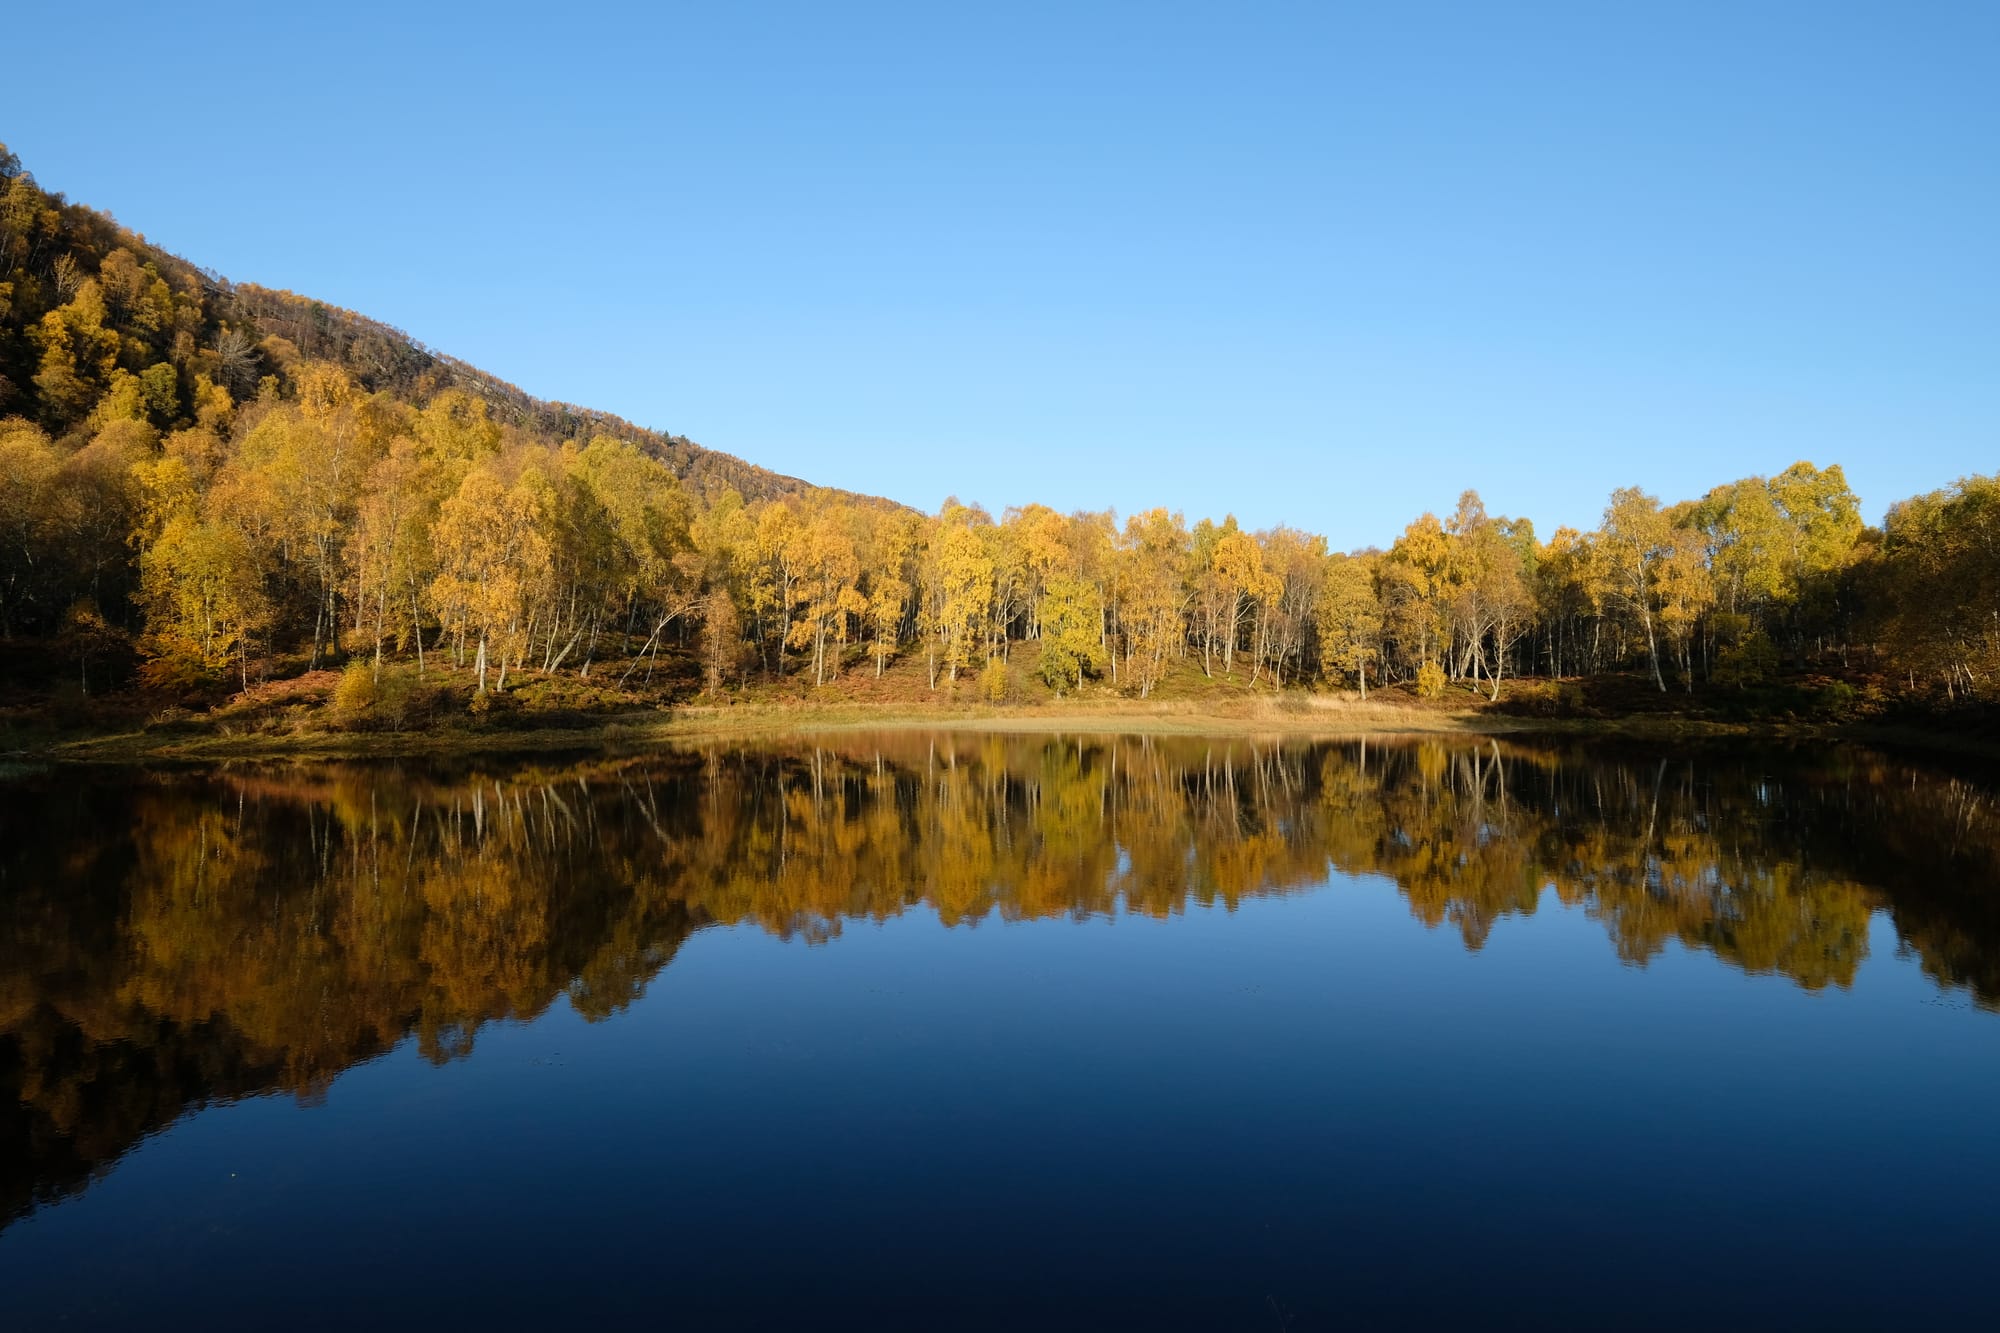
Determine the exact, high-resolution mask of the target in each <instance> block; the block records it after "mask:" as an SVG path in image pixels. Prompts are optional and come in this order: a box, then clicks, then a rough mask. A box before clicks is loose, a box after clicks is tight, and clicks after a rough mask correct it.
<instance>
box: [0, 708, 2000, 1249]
mask: <svg viewBox="0 0 2000 1333" xmlns="http://www.w3.org/2000/svg"><path fill="white" fill-rule="evenodd" d="M5 807H6V808H5V813H4V815H0V820H4V822H5V826H4V827H0V858H4V859H0V873H4V880H0V925H3V926H4V928H5V930H6V938H7V939H8V941H9V945H10V947H9V949H8V950H7V951H6V953H5V955H4V957H0V1146H4V1152H0V1210H4V1211H0V1216H11V1215H13V1214H14V1213H16V1212H18V1211H19V1210H20V1209H21V1208H23V1207H25V1206H28V1205H29V1204H30V1203H31V1202H32V1200H34V1199H36V1198H48V1197H54V1196H57V1195H60V1194H62V1193H64V1192H67V1191H68V1190H71V1189H73V1188H75V1187H77V1186H79V1185H80V1184H82V1183H83V1182H85V1181H86V1180H87V1179H88V1178H89V1177H90V1175H91V1174H92V1173H93V1172H95V1171H98V1170H101V1169H103V1168H104V1167H105V1166H106V1165H108V1164H109V1163H110V1162H112V1161H113V1160H115V1159H116V1157H117V1156H118V1155H119V1154H120V1153H122V1152H123V1151H124V1150H125V1149H126V1148H128V1147H129V1146H130V1145H131V1144H132V1143H134V1142H135V1141H137V1140H138V1139H139V1138H140V1137H142V1136H143V1135H144V1134H146V1133H148V1132H150V1131H152V1130H153V1129H156V1128H158V1127H160V1126H163V1125H165V1124H167V1123H169V1122H171V1121H172V1120H173V1119H174V1118H175V1117H176V1116H178V1115H180V1114H182V1113H183V1112H184V1111H185V1110H186V1109H188V1108H189V1107H191V1106H198V1105H202V1104H205V1103H208V1102H211V1101H216V1100H227V1099H230V1098H234V1097H239V1096H243V1095H248V1094H253V1093H257V1092H263V1091H268V1090H272V1089H282V1090H286V1091H289V1092H292V1093H294V1094H296V1095H299V1096H301V1097H307V1098H310V1097H314V1096H317V1095H319V1094H320V1093H321V1092H322V1091H323V1090H324V1089H325V1087H326V1085H327V1084H328V1083H329V1082H330V1081H331V1079H332V1078H333V1077H334V1076H335V1075H337V1074H338V1073H339V1072H340V1071H341V1070H343V1069H345V1068H347V1067H348V1066H350V1065H352V1064H354V1063H355V1062H357V1061H360V1060H365V1059H368V1058H370V1057H372V1056H374V1055H376V1054H379V1053H381V1052H382V1051H384V1050H386V1049H388V1048H389V1047H390V1046H391V1045H393V1044H394V1043H396V1042H397V1041H399V1040H401V1039H402V1038H403V1037H404V1036H406V1035H414V1036H415V1037H416V1040H417V1045H418V1047H419V1049H420V1050H421V1051H422V1052H423V1053H424V1054H425V1055H426V1056H428V1057H429V1058H431V1059H433V1060H445V1059H449V1058H451V1057H453V1056H456V1055H460V1054H463V1053H465V1052H466V1051H468V1050H470V1049H471V1046H472V1043H473V1040H474V1037H475V1034H476V1033H477V1031H478V1029H479V1028H480V1026H481V1025H482V1024H484V1023H486V1022H488V1021H490V1020H492V1019H495V1018H502V1017H532V1016H533V1015H535V1014H538V1013H540V1012H541V1011H542V1010H544V1009H545V1008H547V1007H548V1006H549V1005H550V1004H551V1003H552V1002H553V1001H554V1000H555V999H556V997H557V996H559V995H561V996H566V997H567V998H568V1000H569V1001H570V1003H571V1004H573V1005H574V1006H575V1007H576V1008H577V1009H578V1010H579V1011H580V1012H582V1013H583V1014H584V1015H586V1016H587V1017H593V1018H595V1017H602V1016H605V1015H608V1014H610V1013H613V1012H615V1011H616V1010H617V1009H619V1008H620V1007H622V1006H623V1005H625V1004H627V1003H629V1002H630V1001H631V1000H632V999H633V998H634V997H635V996H637V995H638V994H639V993H640V991H641V990H642V989H643V988H644V986H645V985H646V983H647V981H648V980H649V979H650V978H651V977H652V976H654V975H655V974H656V973H657V972H658V971H659V969H660V968H661V967H663V966H664V965H665V964H666V963H667V962H668V961H670V960H671V959H672V957H673V955H674V953H675V951H676V950H677V949H678V948H679V946H680V944H681V942H682V941H683V940H685V939H686V938H687V936H688V935H689V934H690V933H691V932H692V931H694V930H695V929H698V928H699V927H701V926H702V925H705V924H708V923H711V922H718V923H749V924H754V925H756V926H758V927H760V928H762V929H765V930H768V931H772V932H774V933H777V934H781V935H785V936H788V937H803V938H805V939H808V940H823V939H826V938H828V937H830V936H833V935H835V934H837V933H838V932H839V931H840V929H841V924H842V923H843V922H844V921H846V920H849V919H869V920H882V919H885V918H887V917H890V916H894V915H896V914H898V913H901V912H904V911H907V910H909V909H911V908H913V907H927V908H929V909H930V910H933V911H935V912H936V913H937V914H938V916H939V918H940V919H941V920H942V921H943V922H944V923H945V924H946V925H957V924H961V923H967V922H973V921H978V920H981V919H985V918H1000V919H1009V920H1013V919H1032V918H1043V917H1058V916H1072V917H1076V916H1088V915H1093V914H1104V913H1111V912H1116V911H1128V912H1139V913H1145V914H1149V915H1166V914H1170V913H1174V912H1178V911H1181V910H1184V909H1185V908H1186V907H1187V906H1188V905H1190V904H1195V905H1200V906H1213V905H1222V906H1226V907H1233V906H1235V905H1236V904H1237V903H1239V902H1241V901H1242V900H1243V899H1244V898H1246V897H1249V896H1252V895H1256V894H1267V893H1282V892H1288V891H1293V890H1298V889H1303V888H1308V887H1311V886H1315V885H1318V884H1320V883H1322V882H1323V881H1324V880H1325V879H1326V877H1327V874H1328V872H1329V870H1330V869H1337V870H1341V871H1346V872H1351V873H1352V872H1367V873H1373V874H1380V875H1385V876H1388V877H1390V878H1392V879H1393V880H1394V881H1395V883H1396V885H1397V887H1398V889H1399V891H1400V892H1401V893H1402V894H1403V896H1404V897H1405V899H1406V900H1407V901H1408V903H1409V905H1410V908H1411V911H1412V912H1413V913H1414V914H1415V915H1416V916H1417V917H1418V918H1419V919H1420V920H1422V921H1423V922H1424V923H1426V924H1427V925H1430V926H1441V925H1447V924H1448V925H1450V926H1451V927H1452V928H1453V929H1455V930H1457V931H1458V932H1459V933H1460V935H1461V937H1462V938H1463V939H1464V941H1465V944H1466V946H1467V947H1468V948H1471V949H1477V948H1479V947H1481V946H1482V945H1483V944H1484V942H1485V940H1486V938H1487V935H1488V933H1489V932H1490V931H1491V929H1492V927H1493V925H1494V923H1495V922H1496V921H1498V920H1499V919H1500V918H1502V917H1505V916H1508V915H1524V914H1528V913H1532V912H1533V911H1535V910H1536V907H1537V905H1538V904H1539V903H1540V902H1541V901H1542V900H1543V898H1544V896H1545V894H1546V893H1547V892H1549V891H1551V890H1552V891H1553V892H1554V894H1555V895H1556V896H1557V897H1558V898H1559V899H1560V900H1561V901H1562V902H1564V903H1566V904H1568V905H1571V906H1576V907H1580V908H1581V909H1583V910H1584V911H1586V912H1587V913H1589V914H1590V915H1591V916H1592V917H1594V918H1595V919H1597V920H1599V921H1601V922H1603V924H1604V926H1605V928H1606V930H1607V932H1608V933H1609V935H1610V937H1611V941H1612V943H1613V946H1614V947H1615V948H1616V949H1617V950H1618V953H1619V955H1620V956H1621V957H1623V958H1626V959H1628V960H1631V961H1634V962H1644V961H1645V960H1647V959H1649V958H1652V957H1654V956H1656V955H1657V954H1658V953H1659V952H1660V951H1661V950H1662V949H1663V948H1665V946H1666V944H1667V943H1668V942H1669V941H1679V942H1680V943H1681V944H1683V945H1685V946H1686V947H1689V948H1693V949H1700V950H1705V951H1708V952H1710V953H1713V954H1714V955H1715V956H1716V957H1718V958H1720V959H1723V960H1725V961H1727V962H1728V963H1730V964H1731V965H1733V966H1737V967H1741V968H1744V969H1747V970H1751V971H1757V972H1770V973H1777V974H1782V975H1784V976H1787V977H1790V978H1791V979H1792V980H1793V981H1795V982H1796V983H1797V984H1799V985H1801V986H1805V987H1810V988H1818V987H1823V986H1826V985H1829V984H1831V985H1836V986H1844V985H1846V984H1848V983H1849V982H1851V981H1852V979H1853V977H1854V974H1855V969H1856V968H1857V967H1858V965H1859V964H1860V961H1861V959H1862V957H1863V956H1864V954H1865V951H1866V945H1867V923H1868V917H1869V914H1870V912H1871V910H1872V909H1874V908H1876V907H1884V908H1886V909H1887V910H1888V911H1889V912H1890V914H1891V916H1892V918H1893V920H1894V922H1895V924H1896V926H1897V929H1898V931H1899V932H1900V934H1901V938H1902V941H1903V945H1904V947H1906V948H1908V949H1910V950H1912V951H1914V952H1915V953H1916V955H1917V956H1918V957H1919V959H1920V960H1921V962H1922V965H1923V967H1924V969H1925V970H1926V972H1927V973H1929V974H1930V975H1931V976H1932V977H1934V978H1936V979H1937V980H1938V981H1940V982H1941V983H1945V984H1949V985H1962V986H1968V987H1970V988H1971V989H1972V991H1973V993H1974V995H1975V996H1976V998H1977V999H1978V1000H1979V1001H1980V1002H1981V1003H1982V1004H1986V1005H1989V1006H1992V1005H1995V1004H1996V1003H2000V947H1997V946H2000V908H1997V907H1996V904H1995V903H1994V901H1993V897H1994V895H1993V889H1994V887H1995V882H1996V878H2000V874H1996V872H1997V871H2000V867H1996V865H1995V864H1994V862H1995V857H1996V856H2000V850H1996V849H2000V821H1996V818H1995V814H1994V810H1993V805H1992V797H1991V794H1990V792H1989V791H1988V789H1986V788H1984V787H1982V786H1980V785H1978V784H1976V783H1972V782H1967V781H1964V780H1961V779H1958V778H1954V777H1950V776H1946V775H1940V774H1937V773H1933V772H1927V771H1925V770H1920V769H1917V768H1913V767H1911V766H1908V765H1904V764H1901V763H1898V762H1895V761H1893V760H1889V759H1886V758H1883V757H1881V756H1878V755H1872V754H1866V753H1861V752H1848V751H1839V752H1830V753H1829V752H1823V753H1820V754H1818V755H1815V756H1813V757H1811V758H1807V759H1794V758H1787V757H1785V756H1783V755H1775V756H1774V755H1771V754H1768V753H1758V752H1753V751H1746V750H1740V749H1735V750H1732V749H1723V750H1718V751H1716V752H1714V753H1704V754H1700V755H1695V756H1684V757H1678V758H1672V759H1665V760H1663V759H1661V758H1659V757H1658V755H1657V754H1653V755H1650V756H1646V757H1643V758H1634V759H1630V760H1626V759H1622V758H1606V757H1605V756H1604V755H1603V754H1602V753H1601V752H1597V753H1593V754H1592V755H1591V756H1589V757H1585V756H1584V755H1582V754H1581V753H1577V754H1568V753H1562V752H1558V751H1554V750H1539V749H1527V748H1521V747H1518V746H1510V745H1504V744H1499V743H1492V742H1488V743H1481V744H1471V743H1453V744H1445V743H1440V742H1421V743H1415V744H1398V745H1384V744H1382V743H1379V742H1369V743H1362V742H1351V743H1347V744H1340V745H1320V746H1305V745H1287V746H1275V745H1259V744H1254V743H1250V742H1243V741H1238V742H1220V741H1218V742H1206V741H1188V740H1166V739H1146V738H1135V739H1126V740H1118V741H1101V740H1076V739H1048V738H1028V737H997V736H991V737H979V738H970V739H968V738H950V737H934V736H926V735H922V734H917V733H911V734H905V735H895V736H889V737H883V738H861V737H856V738H845V739H842V740H841V741H839V742H835V743H822V744H820V745H816V746H812V745H808V746H804V747H801V748H792V749H767V750H750V751H731V750H721V749H717V750H710V751H701V752H690V753H683V754H677V755H673V756H669V757H665V758H656V759H648V760H645V761H627V762H616V763H611V762H606V763H597V764H587V765H581V766H577V767H574V768H565V769H558V770H544V769H534V768H530V769H517V770H512V771H508V772H505V773H502V774H497V775H496V774H491V773H483V774H466V775H462V776H457V777H442V776H438V775H435V774H426V773H413V772H409V771H404V770H400V769H395V768H380V767H366V766H325V767H318V768H313V769H301V770H283V769H252V770H248V771H244V772H232V773H222V774H216V775H209V776H205V777H172V778H156V779H145V780H141V781H139V782H136V783H126V782H116V781H114V782H109V783H107V782H105V781H103V780H101V779H97V778H92V779H90V780H87V781H69V780H65V781H59V782H55V783H52V784H49V786H48V789H47V790H46V791H45V792H41V793H35V792H10V793H9V799H8V801H7V802H6V803H5Z"/></svg>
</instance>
